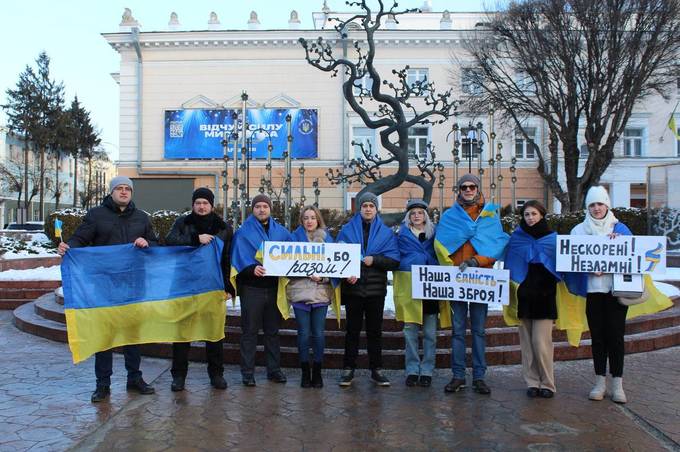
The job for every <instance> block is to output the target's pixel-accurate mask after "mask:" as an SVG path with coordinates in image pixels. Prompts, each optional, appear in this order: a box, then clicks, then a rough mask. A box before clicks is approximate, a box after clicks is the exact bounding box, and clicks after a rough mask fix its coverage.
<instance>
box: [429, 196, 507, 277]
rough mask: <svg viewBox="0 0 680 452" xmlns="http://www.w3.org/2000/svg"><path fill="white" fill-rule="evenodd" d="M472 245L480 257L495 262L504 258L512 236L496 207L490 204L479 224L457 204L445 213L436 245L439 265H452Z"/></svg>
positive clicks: (479, 219) (486, 206)
mask: <svg viewBox="0 0 680 452" xmlns="http://www.w3.org/2000/svg"><path fill="white" fill-rule="evenodd" d="M468 241H469V242H470V243H471V244H472V246H473V247H474V249H475V251H476V252H477V254H479V255H480V256H486V257H492V258H494V259H500V258H501V257H502V256H503V251H504V250H505V245H506V244H507V243H508V234H506V233H505V232H503V227H502V226H501V222H500V220H499V219H498V215H497V214H496V206H495V205H494V204H486V205H485V206H484V209H483V210H482V211H481V212H480V214H479V217H477V220H473V219H472V218H470V215H468V213H467V212H466V211H465V209H463V207H462V206H461V205H460V204H459V203H457V202H454V203H453V206H452V207H451V208H449V209H447V210H446V211H445V212H444V214H443V215H442V217H441V220H440V221H439V225H438V226H437V234H436V235H435V243H434V248H435V252H436V253H437V258H438V259H439V263H440V264H442V265H452V262H451V259H450V258H449V256H450V255H451V254H453V253H455V252H456V250H458V248H460V247H461V246H463V245H464V244H465V242H468Z"/></svg>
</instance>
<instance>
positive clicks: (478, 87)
mask: <svg viewBox="0 0 680 452" xmlns="http://www.w3.org/2000/svg"><path fill="white" fill-rule="evenodd" d="M482 82H483V75H482V73H481V71H479V70H478V69H472V68H463V71H462V77H461V88H462V90H463V93H464V94H471V95H474V94H481V93H482Z"/></svg>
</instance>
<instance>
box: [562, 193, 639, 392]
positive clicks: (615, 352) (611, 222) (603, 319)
mask: <svg viewBox="0 0 680 452" xmlns="http://www.w3.org/2000/svg"><path fill="white" fill-rule="evenodd" d="M585 204H586V217H585V220H584V221H583V223H580V224H578V225H576V226H575V227H574V229H572V231H571V234H572V235H606V236H609V237H610V238H614V237H616V236H617V235H632V233H631V232H630V229H628V227H627V226H626V225H624V224H623V223H621V222H620V221H619V220H617V219H616V217H615V216H614V213H613V212H612V211H611V209H610V207H611V201H610V200H609V193H607V190H606V189H605V188H604V187H602V186H593V187H590V190H588V194H587V195H586V202H585ZM612 285H613V277H612V275H611V274H607V273H601V272H597V273H590V274H588V296H587V298H586V317H587V319H588V328H589V329H590V337H591V348H592V353H593V364H594V366H595V386H594V387H593V389H592V390H591V391H590V394H589V395H588V397H589V398H590V399H591V400H602V399H603V398H604V396H605V392H606V390H607V383H606V372H607V361H609V372H610V373H611V375H612V388H611V389H612V390H611V397H612V400H613V401H614V402H617V403H626V393H625V392H624V391H623V378H622V377H623V357H624V339H623V335H624V333H625V329H626V315H627V313H628V306H624V305H622V304H620V303H619V302H618V300H617V298H616V297H615V296H614V295H612Z"/></svg>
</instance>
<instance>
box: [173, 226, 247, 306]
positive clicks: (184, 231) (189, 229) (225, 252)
mask: <svg viewBox="0 0 680 452" xmlns="http://www.w3.org/2000/svg"><path fill="white" fill-rule="evenodd" d="M208 216H209V217H210V218H209V219H206V220H207V221H205V222H201V221H200V220H201V219H200V218H197V216H196V215H194V214H193V213H191V214H189V215H185V216H181V217H179V218H177V219H176V220H175V223H174V224H173V225H172V228H171V229H170V232H168V235H167V236H166V237H165V243H166V245H170V246H173V245H174V246H181V245H185V246H200V244H201V242H200V241H199V239H198V236H199V234H210V235H214V236H215V237H218V238H219V239H220V240H222V241H223V242H224V247H223V248H222V259H221V262H220V264H221V267H222V278H223V279H224V288H225V290H226V291H227V292H229V293H230V294H231V295H232V296H233V295H234V288H233V287H232V285H231V283H230V282H229V272H230V271H231V263H230V260H231V249H230V248H231V238H232V236H233V235H234V233H233V230H232V228H231V226H230V225H228V224H227V223H225V222H224V221H222V219H221V218H220V217H219V216H218V215H216V214H214V213H210V214H208Z"/></svg>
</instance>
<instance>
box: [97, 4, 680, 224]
mask: <svg viewBox="0 0 680 452" xmlns="http://www.w3.org/2000/svg"><path fill="white" fill-rule="evenodd" d="M173 14H174V13H173ZM349 14H350V13H343V12H335V11H331V10H330V9H328V7H327V6H325V4H324V9H323V10H322V11H320V12H317V13H314V14H313V17H314V29H311V30H303V29H300V28H299V20H297V14H296V13H294V12H291V16H290V20H289V27H288V28H287V29H266V28H265V27H264V26H263V25H262V24H260V23H259V21H258V19H257V15H256V14H255V13H253V14H251V17H250V20H249V21H248V22H247V23H245V21H244V29H233V28H232V27H234V25H235V24H232V23H230V24H224V25H222V24H220V23H219V19H218V18H217V15H216V14H214V13H212V14H211V15H210V18H209V21H208V24H207V25H206V27H205V29H204V30H194V31H183V30H181V29H180V26H179V23H178V20H177V17H176V15H174V16H171V18H170V22H169V24H168V29H167V30H161V31H142V30H141V29H140V25H139V24H138V23H137V21H136V20H135V19H134V18H133V17H132V14H131V12H129V11H126V14H125V15H124V17H123V21H122V22H121V24H120V29H119V31H118V32H117V33H105V34H103V36H104V39H106V40H107V41H108V43H109V44H110V45H111V47H112V48H113V49H114V50H115V51H117V52H118V53H119V54H120V70H119V72H118V73H116V74H114V78H115V79H116V81H117V82H118V84H119V86H120V143H119V150H120V154H119V162H118V171H119V173H120V174H125V175H128V176H130V177H132V178H134V179H135V180H136V183H137V180H140V182H143V183H144V184H145V185H144V187H145V191H146V190H148V192H147V195H146V197H145V200H144V202H143V204H144V205H142V207H143V208H145V209H147V210H155V209H162V208H171V209H179V210H181V209H183V208H188V207H189V205H188V204H189V200H188V199H186V200H185V199H184V198H188V196H187V191H186V190H187V188H189V187H199V186H207V187H209V188H211V189H213V190H214V191H215V192H216V193H220V194H221V195H219V196H218V199H219V200H220V201H219V202H218V204H224V202H225V200H226V202H227V204H228V205H229V204H230V203H231V201H232V200H233V177H234V176H233V173H234V170H233V167H232V166H231V163H229V162H228V164H227V165H225V161H224V160H223V158H221V157H220V156H213V157H211V158H194V157H192V154H191V153H188V154H186V155H185V158H179V159H178V158H176V157H174V158H168V136H169V135H168V133H169V132H168V126H167V125H166V124H165V122H166V118H167V117H168V114H169V113H168V112H176V111H191V112H193V111H200V110H205V111H210V112H215V114H221V113H219V112H220V111H222V110H224V111H230V110H232V109H234V110H238V111H240V110H241V109H242V108H243V101H242V93H244V92H245V93H247V95H248V99H247V102H246V106H247V108H248V109H252V110H257V109H293V110H295V109H310V110H313V111H315V112H316V113H315V114H316V115H317V119H318V130H317V154H316V157H313V158H309V157H305V158H299V159H295V160H294V162H293V171H292V174H291V177H292V193H293V200H294V201H299V200H300V198H301V197H302V196H303V190H301V187H302V186H304V197H305V198H306V200H307V201H308V202H309V201H313V200H314V189H315V188H316V187H318V188H319V191H320V193H319V205H320V206H321V207H325V208H334V209H349V208H350V207H351V205H352V198H353V197H354V196H355V195H356V193H357V192H358V191H359V190H360V189H361V186H360V185H359V184H356V183H355V184H352V185H342V184H341V185H333V184H331V183H330V182H329V180H328V178H327V177H326V173H327V172H328V171H329V169H341V168H342V167H343V165H345V164H347V163H348V162H349V161H350V160H351V159H352V158H354V157H355V156H357V155H358V154H359V153H360V150H359V148H358V146H356V145H353V144H352V143H353V142H355V143H356V142H362V143H370V144H371V148H372V149H373V151H374V152H375V153H377V154H378V155H383V156H384V155H386V151H385V149H384V148H383V147H382V146H381V145H380V140H379V136H378V134H377V132H376V131H375V130H372V129H369V128H367V127H366V126H365V125H364V123H363V121H362V120H361V118H360V117H359V115H357V114H356V113H355V112H354V111H353V110H352V109H351V108H350V107H349V105H348V103H347V102H346V101H345V99H344V98H343V95H342V83H343V74H342V73H339V76H338V77H330V74H329V73H326V72H322V71H320V70H317V69H315V68H313V67H312V66H310V65H309V64H308V63H307V62H306V61H305V58H304V57H305V53H304V50H303V48H302V47H301V45H300V44H299V42H298V39H299V38H300V37H303V38H305V39H308V40H315V39H316V38H317V37H319V36H321V37H323V38H324V39H326V40H328V41H329V42H330V43H331V44H332V46H333V50H334V52H335V54H336V55H343V54H348V53H349V54H350V56H351V41H352V39H361V37H362V36H363V33H362V32H361V31H358V30H352V29H350V30H349V32H348V33H349V36H348V40H343V39H340V37H339V35H338V33H337V32H336V31H335V30H334V29H333V28H332V26H329V24H328V21H327V19H328V18H329V17H341V18H343V17H349ZM141 19H143V18H141ZM484 20H485V14H484V13H449V12H448V11H443V12H435V11H431V10H430V8H429V7H428V4H427V2H426V4H425V8H424V11H423V12H422V13H419V14H407V15H404V16H399V23H396V22H395V21H388V22H387V23H386V24H385V26H384V30H383V29H381V30H380V31H379V32H378V33H377V34H376V47H377V50H376V68H377V70H378V72H379V73H380V74H381V76H382V77H383V78H384V79H390V77H391V74H392V70H393V69H397V70H399V69H402V68H404V67H405V66H407V65H408V66H409V69H408V80H409V81H415V80H423V79H427V80H429V81H433V82H434V83H435V88H436V89H437V90H438V91H446V90H448V89H449V88H451V89H452V90H453V93H454V97H456V98H460V99H465V98H466V97H469V96H474V95H475V89H474V87H473V86H471V85H470V84H469V83H467V80H466V76H465V74H466V71H468V70H474V67H473V63H472V61H471V60H470V59H466V55H465V53H464V51H463V48H462V46H461V43H462V41H463V40H465V39H466V38H467V37H469V36H470V34H471V33H474V32H475V30H477V29H478V28H479V27H480V26H483V24H484ZM362 83H364V84H365V86H368V84H370V83H371V82H370V80H364V81H362ZM675 103H676V99H675V98H673V99H672V101H664V100H663V99H662V98H661V97H658V98H651V99H648V100H647V101H646V102H644V103H642V104H641V105H640V106H639V107H638V108H637V109H636V111H635V113H634V114H633V117H632V118H631V121H630V122H629V125H628V127H627V128H626V132H625V134H624V136H623V137H622V139H621V140H620V142H619V144H618V146H617V150H616V158H615V160H614V162H613V163H612V164H611V166H610V167H609V169H608V170H607V172H606V173H605V175H604V177H603V178H602V183H603V184H605V185H607V186H608V187H609V189H610V192H611V195H612V201H613V203H614V205H615V206H639V207H642V206H644V204H645V199H646V184H647V180H646V175H647V170H646V169H647V166H649V165H654V164H660V163H667V162H669V161H672V160H674V159H677V157H678V155H679V153H680V144H678V142H677V141H676V139H675V136H674V134H673V133H672V132H671V131H670V130H668V129H667V127H666V124H667V123H668V119H669V117H670V115H671V114H672V112H673V109H674V105H675ZM414 104H415V105H416V106H417V107H418V106H422V105H423V104H422V99H416V100H415V101H414ZM366 105H367V109H368V110H369V111H371V113H376V112H377V106H376V105H375V104H371V103H370V102H368V103H366ZM492 119H494V118H490V117H489V116H488V115H487V114H486V113H484V114H482V115H477V114H472V113H469V112H465V111H460V112H459V115H458V116H457V117H456V118H455V121H456V122H457V123H458V124H459V125H461V126H466V125H468V124H478V123H481V126H482V128H483V130H484V131H485V134H486V135H485V134H482V139H483V141H484V145H483V147H482V153H481V158H470V156H472V157H475V156H476V155H477V154H475V153H474V152H470V151H469V150H467V152H466V149H463V148H461V149H460V150H459V155H458V157H459V159H460V162H459V164H458V165H456V164H455V163H454V154H453V152H452V150H453V147H454V146H453V141H455V140H454V139H453V138H452V135H451V133H450V132H451V127H452V123H453V121H454V119H451V120H449V121H447V122H446V123H445V124H442V125H438V126H436V127H433V126H430V125H423V126H415V127H413V128H411V129H410V130H409V146H410V149H411V151H412V152H413V155H414V156H417V155H421V156H422V155H424V152H425V148H426V146H427V144H428V143H431V144H432V146H434V149H435V152H436V155H437V160H439V161H440V162H441V163H442V165H443V170H442V171H438V172H436V174H435V175H436V177H437V180H438V182H437V183H435V189H434V192H433V196H432V205H433V206H435V207H436V206H438V205H443V206H450V205H451V203H452V201H453V199H454V194H453V191H452V189H453V187H452V184H453V182H454V179H455V174H456V168H457V171H458V174H463V173H465V172H467V171H468V169H469V168H472V172H473V173H475V174H478V172H479V168H480V166H481V168H482V169H483V172H484V174H483V181H484V182H483V189H484V190H485V191H487V192H489V191H490V187H491V183H492V180H491V177H492V176H493V182H494V183H495V184H496V192H495V193H496V198H497V199H494V201H496V202H500V203H501V204H502V205H508V204H512V203H514V204H515V205H521V204H522V203H523V202H524V201H526V200H528V199H539V200H543V201H545V202H546V203H547V204H549V205H550V206H551V207H552V208H553V210H556V211H559V204H558V203H557V202H556V201H555V200H554V199H553V197H552V195H551V194H550V192H549V190H548V189H547V187H546V185H545V184H544V183H543V181H542V179H541V178H540V176H539V174H538V173H537V171H536V166H537V158H536V155H535V153H534V152H533V150H532V148H531V147H530V146H528V145H527V143H526V142H525V140H524V138H523V136H522V135H520V134H519V133H516V131H515V130H514V129H513V128H512V127H508V126H506V125H505V124H499V123H498V122H499V121H497V120H496V121H495V123H494V124H493V132H494V133H495V134H496V136H497V139H496V145H497V144H498V143H500V144H501V146H502V149H501V150H500V151H499V150H498V149H497V148H496V145H494V149H493V152H490V149H489V148H490V147H491V146H490V143H489V139H488V136H489V133H490V132H491V131H492V130H491V124H490V123H491V122H492ZM677 122H678V123H679V124H680V114H678V118H677ZM526 130H527V131H528V132H529V135H531V136H533V138H534V141H535V142H536V143H537V144H538V145H539V147H540V148H541V149H547V136H546V132H545V130H546V128H545V125H544V124H543V123H542V121H540V120H534V121H532V120H529V121H528V122H527V124H526ZM251 132H255V131H252V130H251ZM252 135H253V133H251V138H252ZM260 135H261V133H260ZM295 145H296V143H295V142H294V143H293V145H292V146H293V147H295ZM586 150H587V148H585V147H584V152H586ZM195 151H196V152H199V151H200V149H195ZM275 151H277V152H280V151H281V149H276V150H275ZM499 152H500V154H501V159H500V161H498V160H497V161H496V163H495V164H494V167H493V168H491V167H489V159H495V156H496V154H497V153H499ZM294 155H295V154H294ZM513 159H514V160H513ZM225 166H226V168H225ZM301 168H304V172H301V171H300V169H301ZM225 171H226V174H225ZM390 171H394V167H392V169H390V168H389V165H388V168H387V169H385V170H384V171H383V173H384V174H388V173H389V172H390ZM442 175H443V176H444V177H443V178H440V176H442ZM498 175H501V176H502V180H499V178H498ZM285 176H286V174H285V168H284V164H283V161H282V160H280V159H274V160H273V162H272V170H271V185H272V187H274V188H275V192H276V191H277V190H280V187H281V186H282V185H283V180H284V178H285ZM513 176H515V177H516V181H515V182H513ZM263 177H264V178H265V179H267V178H268V177H269V172H268V170H267V160H266V159H264V158H255V159H252V160H251V161H250V164H249V181H250V183H249V184H248V185H249V190H248V191H249V192H250V194H251V196H252V194H254V193H256V192H257V190H258V189H259V187H260V186H262V185H263V184H264V182H263ZM439 181H441V182H442V184H441V186H440V184H439ZM242 182H243V181H242V180H239V183H242ZM303 184H304V185H303ZM499 185H500V187H498V186H499ZM225 186H226V188H227V190H226V191H225ZM420 196H422V191H421V190H420V188H419V187H416V186H414V185H410V184H405V185H404V186H402V187H401V188H400V189H397V190H393V191H392V192H389V193H388V194H384V195H383V204H384V206H383V207H384V209H385V210H399V209H402V208H403V206H404V205H405V202H406V200H407V199H409V198H411V197H420Z"/></svg>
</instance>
